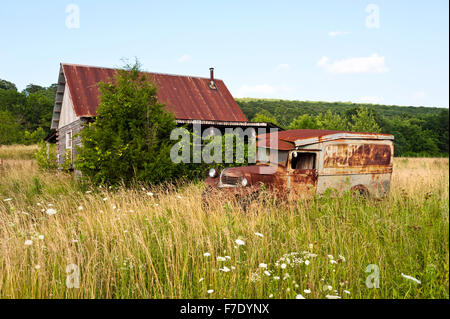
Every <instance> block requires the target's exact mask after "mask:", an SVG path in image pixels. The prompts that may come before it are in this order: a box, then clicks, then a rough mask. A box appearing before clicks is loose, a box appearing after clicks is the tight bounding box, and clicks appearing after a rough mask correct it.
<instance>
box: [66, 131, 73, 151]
mask: <svg viewBox="0 0 450 319" xmlns="http://www.w3.org/2000/svg"><path fill="white" fill-rule="evenodd" d="M66 149H72V131H69V132H67V133H66Z"/></svg>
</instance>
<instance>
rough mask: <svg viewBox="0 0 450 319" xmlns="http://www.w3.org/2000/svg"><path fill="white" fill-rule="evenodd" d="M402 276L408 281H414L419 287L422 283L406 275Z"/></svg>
mask: <svg viewBox="0 0 450 319" xmlns="http://www.w3.org/2000/svg"><path fill="white" fill-rule="evenodd" d="M402 276H403V277H405V278H406V279H409V280H412V281H414V282H416V283H418V284H419V285H420V284H421V283H422V282H421V281H420V280H419V279H416V278H414V277H411V276H408V275H405V274H404V273H402Z"/></svg>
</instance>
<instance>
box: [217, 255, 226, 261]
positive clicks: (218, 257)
mask: <svg viewBox="0 0 450 319" xmlns="http://www.w3.org/2000/svg"><path fill="white" fill-rule="evenodd" d="M217 260H218V261H226V260H227V259H226V258H225V257H221V256H217Z"/></svg>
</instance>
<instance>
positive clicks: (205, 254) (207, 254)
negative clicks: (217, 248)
mask: <svg viewBox="0 0 450 319" xmlns="http://www.w3.org/2000/svg"><path fill="white" fill-rule="evenodd" d="M203 256H205V257H209V256H211V254H210V253H204V254H203Z"/></svg>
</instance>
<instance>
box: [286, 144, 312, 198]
mask: <svg viewBox="0 0 450 319" xmlns="http://www.w3.org/2000/svg"><path fill="white" fill-rule="evenodd" d="M317 155H318V154H317V152H305V151H293V152H291V156H290V160H289V163H288V165H289V167H288V174H289V176H288V179H289V184H290V188H291V191H292V192H294V193H296V195H297V196H299V197H309V196H311V195H312V194H314V193H315V189H316V186H317V177H318V176H317V158H318V156H317Z"/></svg>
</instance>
